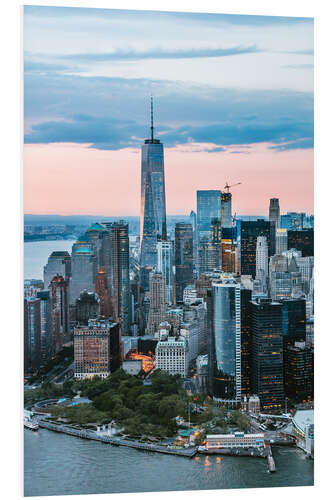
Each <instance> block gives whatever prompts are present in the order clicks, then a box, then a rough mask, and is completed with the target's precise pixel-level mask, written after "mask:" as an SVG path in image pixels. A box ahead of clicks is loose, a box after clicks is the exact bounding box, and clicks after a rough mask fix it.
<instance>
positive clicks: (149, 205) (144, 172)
mask: <svg viewBox="0 0 333 500" xmlns="http://www.w3.org/2000/svg"><path fill="white" fill-rule="evenodd" d="M140 217H141V218H140V252H141V253H140V255H141V257H140V259H141V260H140V264H141V267H144V266H146V265H155V264H156V260H157V255H156V242H157V236H158V235H159V236H160V237H162V239H163V240H165V239H166V234H167V230H166V208H165V182H164V153H163V144H162V143H161V141H159V140H158V139H155V138H154V122H153V99H152V98H151V137H150V139H146V140H145V143H144V144H143V145H142V147H141V214H140Z"/></svg>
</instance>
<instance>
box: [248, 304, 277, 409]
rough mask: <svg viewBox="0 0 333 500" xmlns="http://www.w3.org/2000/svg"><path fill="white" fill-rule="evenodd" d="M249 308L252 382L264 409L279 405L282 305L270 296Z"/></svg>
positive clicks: (254, 391) (253, 389)
mask: <svg viewBox="0 0 333 500" xmlns="http://www.w3.org/2000/svg"><path fill="white" fill-rule="evenodd" d="M250 309H251V330H252V342H251V385H252V391H253V393H255V394H257V395H258V396H259V398H260V402H261V407H262V408H263V409H264V410H275V409H280V408H281V407H282V404H283V401H284V390H283V340H282V304H281V303H280V302H274V301H272V300H271V299H260V298H258V299H256V300H255V301H254V300H252V301H251V303H250Z"/></svg>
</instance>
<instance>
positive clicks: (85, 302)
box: [75, 290, 100, 325]
mask: <svg viewBox="0 0 333 500" xmlns="http://www.w3.org/2000/svg"><path fill="white" fill-rule="evenodd" d="M75 313H76V314H75V319H76V323H78V324H79V325H87V324H88V321H89V320H90V319H96V318H98V317H99V314H100V301H99V298H98V295H97V294H96V293H94V292H87V290H84V291H83V292H81V293H80V297H79V298H78V299H76V304H75Z"/></svg>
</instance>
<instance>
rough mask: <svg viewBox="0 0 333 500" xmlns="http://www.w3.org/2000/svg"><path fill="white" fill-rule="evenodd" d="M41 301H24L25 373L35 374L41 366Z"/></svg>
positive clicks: (32, 298)
mask: <svg viewBox="0 0 333 500" xmlns="http://www.w3.org/2000/svg"><path fill="white" fill-rule="evenodd" d="M40 336H41V314H40V299H38V298H36V297H27V298H25V299H24V372H25V373H28V372H33V371H35V370H37V369H38V368H39V366H40V361H41V349H40Z"/></svg>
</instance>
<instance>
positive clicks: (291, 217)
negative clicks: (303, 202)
mask: <svg viewBox="0 0 333 500" xmlns="http://www.w3.org/2000/svg"><path fill="white" fill-rule="evenodd" d="M305 221H306V215H305V213H297V212H287V214H284V215H281V227H284V228H285V229H287V230H288V231H290V230H292V231H299V230H301V229H303V227H304V222H305Z"/></svg>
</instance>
